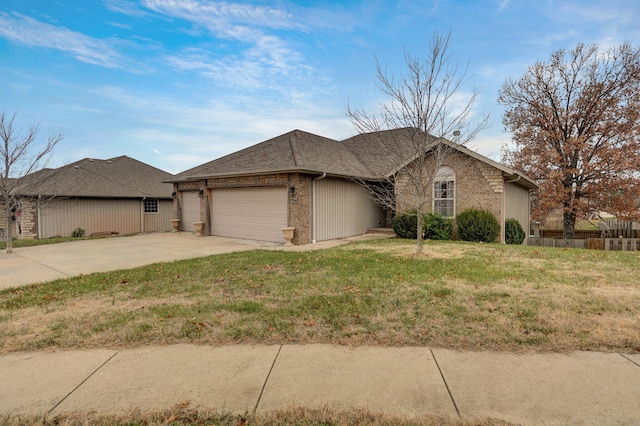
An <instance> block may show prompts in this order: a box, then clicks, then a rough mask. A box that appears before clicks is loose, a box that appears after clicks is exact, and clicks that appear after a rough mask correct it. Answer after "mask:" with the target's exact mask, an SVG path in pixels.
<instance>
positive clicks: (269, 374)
mask: <svg viewBox="0 0 640 426" xmlns="http://www.w3.org/2000/svg"><path fill="white" fill-rule="evenodd" d="M281 350H282V345H280V347H279V348H278V352H277V353H276V356H275V357H274V358H273V362H272V363H271V368H269V372H268V373H267V377H266V378H265V379H264V383H263V384H262V389H260V395H258V400H257V401H256V406H255V407H253V414H255V413H256V411H258V405H260V401H261V400H262V394H263V393H264V389H265V388H266V387H267V382H269V378H270V377H271V372H272V371H273V367H275V366H276V361H278V357H279V356H280V351H281Z"/></svg>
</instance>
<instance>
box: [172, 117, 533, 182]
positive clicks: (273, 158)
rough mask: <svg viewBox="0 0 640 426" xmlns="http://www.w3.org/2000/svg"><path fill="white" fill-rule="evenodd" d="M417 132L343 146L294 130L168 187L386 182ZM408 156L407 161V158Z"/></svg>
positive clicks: (513, 176) (517, 177) (362, 137)
mask: <svg viewBox="0 0 640 426" xmlns="http://www.w3.org/2000/svg"><path fill="white" fill-rule="evenodd" d="M415 132H416V130H415V129H410V128H403V129H392V130H383V131H379V132H373V133H363V134H359V135H356V136H353V137H351V138H348V139H345V140H344V141H336V140H333V139H329V138H325V137H323V136H318V135H314V134H312V133H307V132H304V131H302V130H293V131H291V132H289V133H285V134H283V135H280V136H277V137H275V138H272V139H269V140H266V141H264V142H261V143H258V144H256V145H253V146H250V147H248V148H245V149H242V150H240V151H236V152H234V153H232V154H229V155H226V156H224V157H221V158H218V159H216V160H213V161H209V162H208V163H205V164H202V165H200V166H197V167H194V168H192V169H189V170H186V171H184V172H181V173H178V174H177V175H175V176H174V177H173V178H172V179H171V180H168V182H184V181H190V180H197V179H207V178H215V177H232V176H246V175H258V174H266V173H291V172H300V173H311V174H323V173H326V174H328V175H333V176H343V177H357V178H362V179H370V180H383V179H385V178H387V177H389V176H390V175H392V174H393V173H394V172H396V171H397V170H398V169H399V168H401V167H402V166H404V165H405V164H407V163H409V162H410V161H411V160H412V155H414V154H415V151H416V149H415V146H413V145H412V142H411V140H412V135H413V134H415ZM427 136H428V137H429V138H431V143H430V144H429V145H427V147H426V148H427V149H430V148H432V147H434V146H436V145H437V144H438V143H445V144H447V145H449V146H450V147H452V148H455V149H457V150H459V151H460V152H462V153H464V154H466V155H469V156H471V157H473V158H475V159H477V160H479V161H482V162H484V163H486V164H489V165H491V166H493V167H495V168H497V169H499V170H501V171H502V172H503V174H504V175H505V176H506V177H507V178H508V179H509V180H512V181H514V182H518V184H519V185H521V186H524V187H526V188H528V189H534V188H537V185H536V184H535V182H533V181H532V180H531V179H529V178H528V177H526V176H524V175H523V174H521V173H519V172H517V171H516V170H513V169H511V168H509V167H507V166H505V165H503V164H500V163H497V162H495V161H493V160H491V159H489V158H487V157H484V156H482V155H480V154H478V153H476V152H474V151H472V150H470V149H468V148H466V147H464V146H462V145H459V144H456V143H454V142H451V141H449V140H446V139H438V138H436V137H434V136H431V135H427ZM389 142H393V143H394V144H398V146H399V147H400V149H399V150H398V152H399V155H389V153H388V152H386V150H385V149H384V147H385V146H388V145H387V144H388V143H389ZM402 152H406V153H407V155H406V157H405V156H404V155H402Z"/></svg>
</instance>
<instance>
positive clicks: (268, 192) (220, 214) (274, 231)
mask: <svg viewBox="0 0 640 426" xmlns="http://www.w3.org/2000/svg"><path fill="white" fill-rule="evenodd" d="M287 203H288V197H287V188H282V187H277V188H225V189H214V190H212V191H211V228H212V231H213V232H212V233H213V235H217V236H220V237H232V238H243V239H248V240H258V241H271V242H276V243H284V242H285V240H284V237H283V236H282V228H284V227H286V226H287Z"/></svg>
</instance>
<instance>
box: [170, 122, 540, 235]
mask: <svg viewBox="0 0 640 426" xmlns="http://www.w3.org/2000/svg"><path fill="white" fill-rule="evenodd" d="M402 132H403V130H402V129H399V130H390V131H386V132H380V133H377V134H376V135H375V136H376V138H374V137H372V134H364V135H357V136H355V137H352V138H349V139H347V140H345V141H341V142H340V141H336V140H332V139H328V138H325V137H322V136H317V135H314V134H310V133H307V132H303V131H300V130H294V131H291V132H289V133H286V134H283V135H280V136H278V137H275V138H273V139H269V140H267V141H264V142H261V143H259V144H257V145H253V146H251V147H249V148H246V149H243V150H240V151H237V152H235V153H232V154H229V155H227V156H225V157H222V158H219V159H217V160H214V161H211V162H208V163H205V164H202V165H200V166H197V167H195V168H192V169H190V170H186V171H184V172H182V173H179V174H177V175H176V176H175V177H174V178H173V179H171V180H168V182H172V183H173V184H174V191H175V192H176V194H177V195H176V197H175V199H174V218H175V219H179V220H180V225H179V226H180V229H181V230H183V231H193V230H194V223H198V226H202V227H203V234H204V235H215V236H225V237H235V238H243V239H253V240H262V241H272V242H285V239H284V237H283V233H282V228H284V227H295V234H294V238H293V243H294V244H306V243H309V242H316V241H322V240H329V239H335V238H343V237H348V236H353V235H360V234H363V233H366V232H367V230H368V229H370V228H374V227H380V226H388V225H389V218H390V217H391V215H390V214H387V213H389V212H385V211H384V210H383V209H382V208H381V207H379V206H377V205H376V204H375V202H374V201H372V199H371V198H370V196H369V193H368V192H367V191H366V190H365V189H364V188H363V187H362V186H360V185H359V184H358V183H356V182H354V181H353V180H352V179H350V177H359V178H364V179H367V180H371V181H382V180H384V178H385V177H386V176H387V175H389V174H390V173H392V172H393V171H394V170H397V169H398V167H399V165H398V164H394V163H392V162H391V161H390V156H389V155H385V153H383V152H382V153H381V152H379V150H378V149H376V146H377V145H376V144H375V143H374V142H373V141H374V140H379V137H393V138H398V137H401V136H402ZM445 143H448V144H451V146H454V147H456V149H457V154H455V156H454V157H451V158H450V160H451V161H450V162H448V163H446V168H444V169H442V170H440V172H439V173H440V175H439V176H442V177H444V178H443V179H439V180H438V184H439V185H441V187H440V188H439V189H440V190H439V191H437V193H438V194H439V196H440V197H436V199H435V200H431V204H432V206H433V207H434V209H435V210H437V211H438V210H439V211H440V212H442V213H445V214H447V215H449V216H455V215H456V214H457V213H458V212H461V211H462V210H464V209H466V208H468V207H478V208H485V209H488V210H490V211H491V212H492V213H493V214H494V215H495V216H496V218H497V219H498V220H499V221H500V223H502V224H504V220H505V219H506V218H509V217H514V218H516V219H518V220H519V221H520V223H521V224H522V226H523V228H524V229H528V224H529V220H530V217H529V211H530V208H529V192H530V190H531V189H535V188H536V185H535V183H534V182H533V181H531V180H530V179H528V178H527V177H525V176H523V175H521V174H520V173H518V172H516V171H515V170H512V169H510V168H508V167H505V166H503V165H501V164H499V163H496V162H494V161H492V160H490V159H488V158H485V157H483V156H481V155H479V154H477V153H475V152H473V151H471V150H469V149H467V148H464V147H462V146H459V145H457V144H453V143H452V142H445ZM461 159H464V160H465V161H460V160H461ZM442 185H445V186H444V187H445V188H450V190H449V191H443V190H442ZM396 187H397V193H396V197H397V204H398V206H399V207H400V208H402V206H406V205H407V198H406V194H404V193H403V182H402V181H398V182H397V186H396ZM443 196H445V197H448V198H444V199H443V198H442V197H443ZM501 240H502V241H504V236H503V235H502V236H501Z"/></svg>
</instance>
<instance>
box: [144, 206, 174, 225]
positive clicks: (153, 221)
mask: <svg viewBox="0 0 640 426" xmlns="http://www.w3.org/2000/svg"><path fill="white" fill-rule="evenodd" d="M140 204H141V208H142V209H143V211H144V206H143V205H142V203H140ZM172 216H173V201H171V200H158V213H144V215H143V217H142V220H143V222H144V232H165V231H171V219H172Z"/></svg>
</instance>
